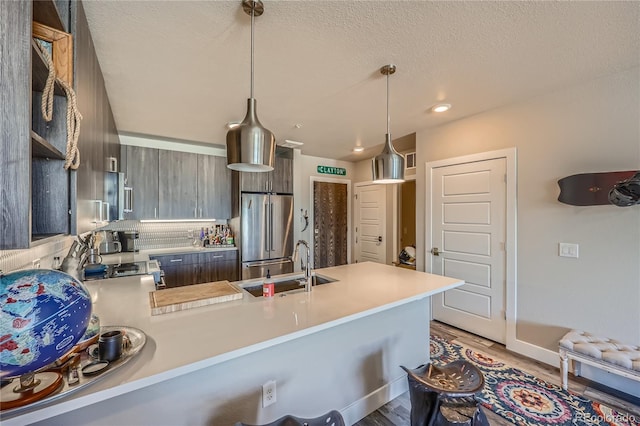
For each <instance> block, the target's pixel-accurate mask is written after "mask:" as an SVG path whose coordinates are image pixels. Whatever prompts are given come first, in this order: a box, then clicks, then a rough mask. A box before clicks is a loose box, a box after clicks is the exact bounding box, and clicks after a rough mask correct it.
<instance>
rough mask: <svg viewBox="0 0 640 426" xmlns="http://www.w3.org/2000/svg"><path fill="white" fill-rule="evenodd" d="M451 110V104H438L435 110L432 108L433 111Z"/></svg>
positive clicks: (434, 107)
mask: <svg viewBox="0 0 640 426" xmlns="http://www.w3.org/2000/svg"><path fill="white" fill-rule="evenodd" d="M450 109H451V104H437V105H434V106H433V108H431V111H433V112H445V111H449V110H450Z"/></svg>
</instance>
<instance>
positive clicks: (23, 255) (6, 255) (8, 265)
mask: <svg viewBox="0 0 640 426" xmlns="http://www.w3.org/2000/svg"><path fill="white" fill-rule="evenodd" d="M74 240H75V237H74V236H70V235H61V236H59V237H54V238H51V239H49V240H46V241H43V242H42V243H36V245H35V246H34V247H31V248H28V249H24V250H0V270H1V271H3V272H4V273H8V272H11V271H16V270H19V269H29V268H42V269H50V268H51V264H52V263H53V258H54V257H56V256H58V257H60V260H62V259H64V257H65V256H66V255H67V252H68V251H69V248H70V247H71V244H72V243H73V241H74Z"/></svg>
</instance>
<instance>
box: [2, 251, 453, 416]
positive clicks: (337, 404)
mask: <svg viewBox="0 0 640 426" xmlns="http://www.w3.org/2000/svg"><path fill="white" fill-rule="evenodd" d="M319 273H321V274H323V275H326V276H330V277H332V278H335V279H337V280H338V281H337V282H334V283H329V284H323V285H321V286H318V287H314V289H313V291H312V292H311V293H305V292H296V293H289V294H287V295H286V296H285V297H279V296H278V295H276V297H274V298H271V299H263V298H254V297H253V296H251V295H249V294H248V293H247V294H245V295H244V298H243V299H242V300H237V301H232V302H226V303H222V304H218V305H212V306H207V307H202V308H196V309H191V310H188V311H180V312H175V313H171V314H165V315H158V316H151V315H150V307H149V301H148V293H149V291H152V290H153V289H154V287H153V280H152V279H150V278H148V277H143V278H136V277H132V278H123V279H120V280H105V281H102V282H101V281H94V282H91V283H89V284H88V285H87V287H88V288H89V290H90V292H91V295H92V297H93V301H94V309H95V311H96V313H97V314H98V315H99V316H100V320H101V324H102V325H126V326H130V327H136V328H139V329H141V330H143V331H144V332H145V333H146V334H147V337H148V343H147V346H146V347H145V348H144V349H143V350H142V351H141V353H140V354H139V356H137V357H136V359H133V360H132V361H131V362H130V363H129V364H128V365H126V366H125V367H124V368H123V369H122V370H121V371H117V372H114V374H112V375H109V376H106V377H104V379H103V380H101V381H99V382H98V383H96V384H95V385H92V386H91V387H88V388H86V389H83V390H82V391H79V392H78V393H77V394H73V395H69V396H67V397H65V398H62V399H60V400H59V401H56V402H54V403H52V404H50V405H48V406H42V407H34V408H32V409H28V408H27V409H25V410H24V411H22V412H20V413H19V414H16V415H14V414H11V415H9V416H4V415H3V425H4V424H6V425H7V426H8V425H23V424H31V423H36V422H39V421H42V424H66V425H71V424H83V425H87V424H88V425H90V424H95V425H107V424H109V425H112V424H123V425H125V424H126V425H129V424H157V425H163V424H167V425H168V424H198V425H200V424H210V425H218V424H220V425H224V424H233V422H235V421H245V422H249V423H252V422H253V423H266V422H270V421H273V420H275V419H277V418H278V417H281V416H282V415H284V414H288V413H291V414H296V415H299V416H303V417H313V416H315V415H320V414H322V413H323V412H326V411H329V410H330V409H338V410H340V411H341V412H342V413H343V415H344V416H345V417H346V420H347V421H348V422H349V423H350V422H355V421H357V420H359V419H360V418H361V417H363V416H364V415H366V414H367V413H368V412H369V411H372V410H374V409H376V408H378V407H380V406H381V405H383V404H384V403H386V402H388V401H389V400H391V399H393V398H394V397H395V396H397V395H398V394H400V393H402V392H403V391H404V390H406V388H407V385H406V375H405V374H404V372H403V371H402V370H401V369H400V367H399V366H400V365H405V366H408V367H416V366H417V365H419V364H421V363H424V362H427V361H428V339H429V298H428V296H430V295H432V294H435V293H438V292H441V291H445V290H448V289H450V288H455V287H457V286H459V285H462V284H463V282H462V281H460V280H456V279H452V278H446V277H441V276H437V275H431V274H426V273H423V272H416V271H411V270H407V269H403V268H395V267H392V266H386V265H381V264H375V263H369V262H367V263H358V264H354V265H344V266H339V267H333V268H326V269H322V270H319ZM268 380H276V381H277V402H276V403H275V404H273V405H271V406H270V407H268V408H262V407H261V389H262V384H264V383H265V382H266V381H268Z"/></svg>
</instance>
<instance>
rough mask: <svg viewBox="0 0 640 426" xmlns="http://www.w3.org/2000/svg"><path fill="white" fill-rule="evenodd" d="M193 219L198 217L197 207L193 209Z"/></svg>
mask: <svg viewBox="0 0 640 426" xmlns="http://www.w3.org/2000/svg"><path fill="white" fill-rule="evenodd" d="M193 217H198V208H197V207H194V208H193Z"/></svg>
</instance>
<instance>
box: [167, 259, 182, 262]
mask: <svg viewBox="0 0 640 426" xmlns="http://www.w3.org/2000/svg"><path fill="white" fill-rule="evenodd" d="M169 262H182V259H171V260H169Z"/></svg>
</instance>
